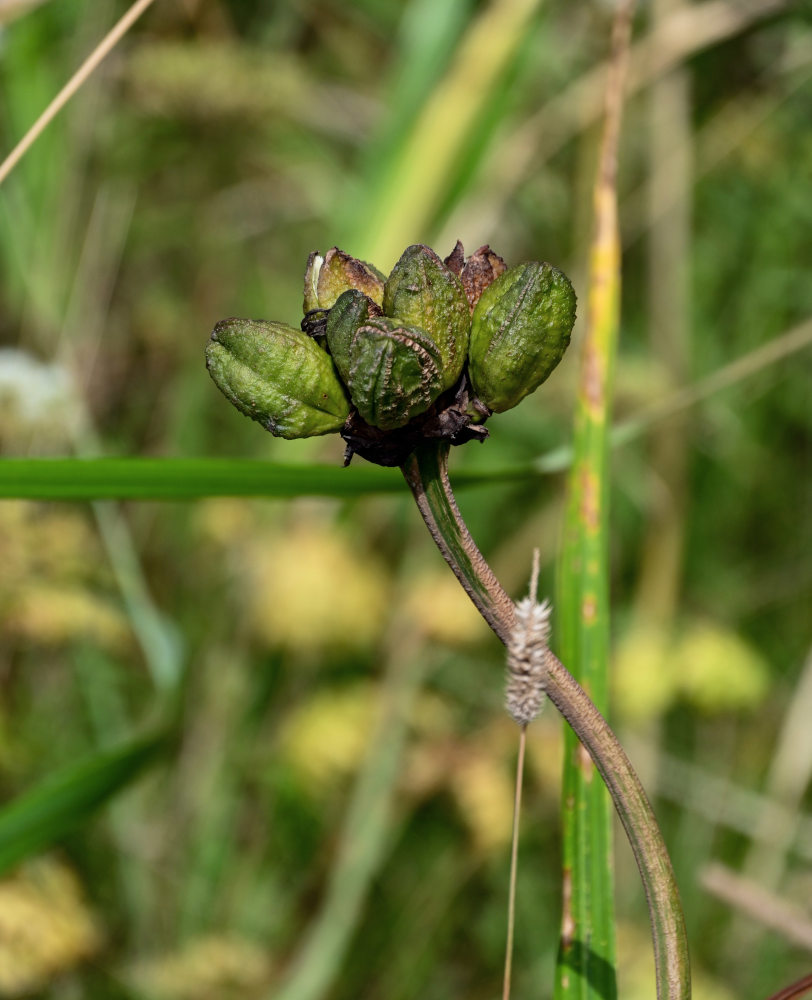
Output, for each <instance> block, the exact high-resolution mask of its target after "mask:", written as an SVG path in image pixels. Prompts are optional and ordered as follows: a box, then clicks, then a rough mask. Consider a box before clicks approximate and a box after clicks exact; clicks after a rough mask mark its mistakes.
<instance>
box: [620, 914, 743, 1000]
mask: <svg viewBox="0 0 812 1000" xmlns="http://www.w3.org/2000/svg"><path fill="white" fill-rule="evenodd" d="M617 945H618V948H617V952H618V968H617V978H618V995H619V996H622V997H623V1000H651V997H652V996H653V995H654V992H655V991H654V983H655V978H654V952H653V950H652V947H651V935H650V933H649V930H648V928H647V927H643V926H639V927H638V926H635V925H633V924H627V923H621V924H618V928H617ZM691 995H692V997H693V1000H735V995H734V994H733V993H732V992H731V991H730V990H729V989H728V988H727V987H726V986H725V985H724V983H722V982H720V981H719V980H718V979H715V978H714V977H713V976H710V975H708V973H707V972H705V971H704V970H703V969H702V968H700V967H698V966H697V965H696V963H693V964H692V967H691Z"/></svg>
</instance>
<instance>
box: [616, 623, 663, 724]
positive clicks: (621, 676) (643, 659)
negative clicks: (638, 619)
mask: <svg viewBox="0 0 812 1000" xmlns="http://www.w3.org/2000/svg"><path fill="white" fill-rule="evenodd" d="M668 644H669V637H668V635H667V634H666V633H665V632H663V631H660V630H659V629H653V628H645V627H639V628H634V629H632V630H631V631H629V632H627V633H626V635H625V636H624V637H623V638H622V639H621V641H620V642H619V644H618V646H617V649H616V650H615V656H614V663H613V666H612V682H613V686H614V688H613V689H614V699H615V705H616V706H617V708H618V710H619V711H620V713H621V714H622V715H623V717H624V718H626V719H629V720H631V721H637V720H642V719H650V718H655V717H656V716H658V715H661V714H662V713H663V712H664V711H666V709H668V708H669V707H670V706H671V705H672V704H673V703H674V700H675V698H676V696H677V691H678V678H677V677H676V675H675V674H674V671H673V669H672V663H671V661H670V659H669V649H668Z"/></svg>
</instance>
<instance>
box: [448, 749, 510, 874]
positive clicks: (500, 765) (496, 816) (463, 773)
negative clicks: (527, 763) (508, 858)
mask: <svg viewBox="0 0 812 1000" xmlns="http://www.w3.org/2000/svg"><path fill="white" fill-rule="evenodd" d="M449 783H450V785H451V791H452V793H453V795H454V798H455V799H456V802H457V806H458V808H459V810H460V814H461V815H462V817H463V819H464V820H465V823H466V825H467V826H468V829H469V830H470V831H471V835H472V836H473V839H474V846H475V848H476V849H477V850H478V851H481V852H482V853H483V854H491V853H493V852H494V851H498V850H500V849H501V848H503V847H505V845H507V844H509V843H510V835H511V831H512V829H513V780H512V778H511V776H510V772H509V771H508V769H507V767H506V766H505V761H503V760H500V759H498V758H495V757H493V756H491V755H488V754H484V753H477V752H476V750H475V749H474V748H473V747H471V748H470V749H469V752H468V753H467V754H465V755H464V756H463V757H461V758H460V759H459V761H458V763H457V766H456V767H455V768H454V770H453V771H452V772H451V775H450V778H449Z"/></svg>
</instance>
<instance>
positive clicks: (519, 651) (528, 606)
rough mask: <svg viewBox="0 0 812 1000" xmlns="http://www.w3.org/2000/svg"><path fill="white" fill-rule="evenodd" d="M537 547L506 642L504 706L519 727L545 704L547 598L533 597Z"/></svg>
mask: <svg viewBox="0 0 812 1000" xmlns="http://www.w3.org/2000/svg"><path fill="white" fill-rule="evenodd" d="M537 583H538V550H536V552H535V553H534V555H533V576H532V580H531V584H530V593H529V595H528V596H527V597H525V598H524V599H523V600H521V601H519V603H518V604H517V605H516V625H515V628H514V629H513V631H512V632H511V634H510V638H509V640H508V643H507V672H508V679H507V687H506V690H505V708H506V709H507V712H508V715H509V716H510V717H511V718H512V719H513V720H514V722H517V723H518V724H519V725H520V726H526V725H527V724H528V723H529V722H532V721H533V719H535V718H536V716H537V715H538V714H539V712H540V711H541V709H542V706H543V704H544V696H545V691H544V682H545V675H546V671H547V652H548V645H549V640H550V614H551V612H552V606H551V605H550V602H549V601H543V602H542V603H541V604H539V603H538V601H537V600H536V586H537Z"/></svg>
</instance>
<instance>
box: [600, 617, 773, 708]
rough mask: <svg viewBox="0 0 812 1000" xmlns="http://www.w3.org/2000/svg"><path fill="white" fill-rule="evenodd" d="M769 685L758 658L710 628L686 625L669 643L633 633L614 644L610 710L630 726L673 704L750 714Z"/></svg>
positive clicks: (662, 636)
mask: <svg viewBox="0 0 812 1000" xmlns="http://www.w3.org/2000/svg"><path fill="white" fill-rule="evenodd" d="M769 679H770V672H769V666H768V664H767V663H766V661H765V660H764V658H763V657H762V656H761V655H760V653H758V651H757V650H755V649H754V648H753V647H752V646H751V645H750V644H749V643H747V642H746V641H745V640H744V639H742V638H741V636H740V635H738V634H737V633H736V632H734V631H733V630H731V629H728V628H725V627H724V626H721V625H717V624H714V623H712V622H697V623H691V624H689V625H688V626H686V627H685V629H684V630H683V631H682V633H681V634H678V635H676V636H673V637H672V636H669V635H668V634H667V633H665V632H659V631H655V630H653V629H647V628H637V629H633V630H632V631H631V632H629V633H628V634H627V635H626V636H625V637H624V639H623V640H622V641H621V642H620V643H619V645H618V647H617V650H616V653H615V662H614V667H613V684H614V695H615V699H616V705H617V707H618V709H619V711H620V712H621V713H622V714H623V715H624V716H625V717H626V718H628V719H631V720H637V719H645V718H652V717H655V716H657V715H660V714H661V713H662V712H664V711H666V710H667V709H668V708H670V707H671V705H673V704H674V703H675V702H676V701H677V700H678V699H684V700H685V701H687V702H688V703H689V704H691V705H693V706H694V707H695V708H698V709H700V710H701V711H704V712H730V711H740V710H747V709H754V708H757V707H758V706H759V705H760V704H761V702H762V701H763V700H764V698H765V697H766V695H767V689H768V686H769Z"/></svg>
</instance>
